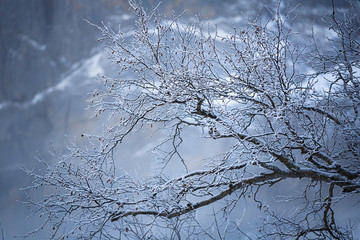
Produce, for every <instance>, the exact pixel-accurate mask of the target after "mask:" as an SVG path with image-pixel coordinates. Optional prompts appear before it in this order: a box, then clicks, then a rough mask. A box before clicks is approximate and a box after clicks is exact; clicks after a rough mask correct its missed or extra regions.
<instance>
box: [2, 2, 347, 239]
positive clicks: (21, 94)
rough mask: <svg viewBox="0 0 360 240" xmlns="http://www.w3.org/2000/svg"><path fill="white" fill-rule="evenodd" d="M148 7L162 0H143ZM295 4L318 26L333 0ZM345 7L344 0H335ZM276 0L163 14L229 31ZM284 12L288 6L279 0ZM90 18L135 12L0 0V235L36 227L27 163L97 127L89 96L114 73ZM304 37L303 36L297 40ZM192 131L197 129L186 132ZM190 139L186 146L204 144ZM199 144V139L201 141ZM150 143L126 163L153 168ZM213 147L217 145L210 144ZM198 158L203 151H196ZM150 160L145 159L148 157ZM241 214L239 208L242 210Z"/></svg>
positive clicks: (111, 5) (116, 21)
mask: <svg viewBox="0 0 360 240" xmlns="http://www.w3.org/2000/svg"><path fill="white" fill-rule="evenodd" d="M143 2H144V6H145V7H146V8H148V9H149V8H151V6H154V5H157V3H158V2H159V1H151V0H148V1H143ZM289 2H290V1H289ZM298 3H301V5H300V6H299V7H298V10H299V12H300V13H299V16H298V18H299V19H301V21H299V22H300V23H299V24H297V25H296V26H295V27H296V28H297V31H300V32H301V31H303V32H307V31H310V29H311V27H312V25H313V24H315V25H316V26H317V29H319V30H321V29H322V21H321V18H320V16H322V15H324V14H327V13H330V11H331V0H321V1H311V0H306V1H291V4H290V7H294V6H296V5H297V4H298ZM335 3H336V6H337V7H339V8H346V7H347V5H348V3H347V2H346V1H341V0H338V1H335ZM276 4H277V1H265V0H258V1H246V0H223V1H220V0H218V1H217V0H205V1H204V0H164V1H163V4H162V5H161V10H162V11H163V12H164V13H167V14H172V11H173V10H174V11H175V12H176V13H181V12H182V11H183V10H185V9H187V11H186V13H185V17H189V16H194V15H198V16H199V18H200V19H202V20H206V21H208V22H209V23H210V24H217V25H218V30H220V31H223V32H224V33H227V32H230V31H231V29H232V26H233V25H232V24H234V25H237V24H238V25H239V24H244V23H246V18H247V16H249V15H252V16H256V14H257V13H259V12H262V14H261V16H262V17H264V19H266V18H268V17H269V16H270V15H269V13H268V11H267V10H266V6H269V7H271V6H276ZM282 5H283V8H284V11H285V9H286V7H287V6H288V5H289V3H288V2H287V1H283V4H282ZM84 19H86V20H88V21H89V22H91V23H94V24H101V22H102V21H104V22H105V23H108V22H109V23H111V24H112V25H113V26H116V27H118V26H120V29H121V30H122V31H124V32H129V31H130V30H131V27H132V25H133V17H132V16H131V13H130V12H129V11H128V4H127V2H126V1H125V0H101V1H100V0H0V188H1V191H0V224H1V229H0V239H1V238H3V239H12V237H13V236H14V235H22V234H24V233H26V232H28V231H30V230H31V229H33V228H34V226H36V224H37V223H38V221H39V220H38V218H37V217H33V218H30V219H29V220H28V219H27V218H26V217H27V216H29V215H30V214H31V212H30V211H29V209H27V208H26V207H25V206H24V205H22V204H21V203H19V201H23V200H25V195H24V194H23V192H22V191H20V190H19V189H21V188H24V187H26V186H28V185H29V184H30V183H31V178H30V177H28V176H27V175H26V174H25V173H24V172H23V170H22V169H21V167H22V166H24V167H26V168H28V169H38V168H40V167H41V165H40V163H39V162H38V161H37V160H36V158H41V159H44V160H46V161H49V162H50V161H51V159H52V158H51V155H50V153H49V151H50V150H51V149H55V150H56V151H57V152H60V153H61V152H66V145H67V143H68V142H69V140H70V141H79V138H80V136H81V134H83V133H95V132H96V131H99V130H100V128H101V118H90V117H91V116H92V110H85V109H86V107H87V106H88V102H87V99H89V98H90V96H89V95H88V94H89V93H90V92H91V91H92V90H94V89H95V88H98V87H99V84H98V82H97V81H96V79H97V76H98V74H100V75H103V74H104V75H106V76H111V75H114V76H116V69H114V68H113V66H112V65H111V63H110V62H109V61H108V60H107V57H106V54H105V52H104V51H103V46H102V45H101V43H99V42H98V41H97V39H98V37H100V35H99V31H98V30H97V29H96V28H94V27H93V26H90V24H88V23H87V22H86V21H84ZM300 40H301V41H302V40H303V39H300ZM189 134H190V135H191V134H196V133H189ZM196 143H197V142H194V144H192V145H191V146H188V147H189V152H191V149H190V148H191V147H192V148H193V149H196V150H198V149H205V147H204V146H203V145H201V146H199V143H198V144H196ZM202 143H204V142H202ZM149 146H151V142H149V141H148V140H144V139H143V138H141V137H139V136H138V137H137V138H135V139H132V140H131V141H130V143H128V144H127V145H126V147H123V148H122V150H121V151H122V154H123V159H124V160H122V164H123V166H122V167H123V168H129V169H135V170H137V171H138V172H140V173H141V174H151V173H150V172H151V170H152V167H153V164H152V163H151V161H149V157H150V156H151V155H150V154H148V153H147V152H146V151H144V150H146V149H148V148H149ZM213 151H214V152H216V149H214V150H213ZM199 158H200V157H199ZM145 159H147V160H145ZM241 214H243V213H241Z"/></svg>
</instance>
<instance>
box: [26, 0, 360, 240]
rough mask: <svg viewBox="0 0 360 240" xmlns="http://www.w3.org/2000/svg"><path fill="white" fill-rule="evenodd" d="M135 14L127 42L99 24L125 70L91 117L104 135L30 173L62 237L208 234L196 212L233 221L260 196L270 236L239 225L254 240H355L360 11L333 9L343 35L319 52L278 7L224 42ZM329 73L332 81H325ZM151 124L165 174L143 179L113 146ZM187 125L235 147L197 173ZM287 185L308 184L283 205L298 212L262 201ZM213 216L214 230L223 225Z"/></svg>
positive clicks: (198, 28) (41, 205) (137, 9)
mask: <svg viewBox="0 0 360 240" xmlns="http://www.w3.org/2000/svg"><path fill="white" fill-rule="evenodd" d="M130 5H131V7H132V11H133V13H134V15H135V16H136V27H135V29H134V30H133V35H132V37H131V40H130V41H129V39H127V38H126V37H125V36H123V35H122V33H121V32H120V33H117V32H114V31H113V30H112V29H110V28H109V27H107V26H105V25H104V26H102V27H99V29H100V30H101V32H102V34H103V39H102V40H103V41H105V42H106V43H107V45H106V49H107V51H108V53H109V58H110V60H111V61H112V62H113V64H115V66H116V68H117V70H118V73H119V76H118V77H117V78H102V82H103V84H104V86H105V88H104V89H103V90H97V91H95V92H94V94H93V99H92V107H94V108H95V109H96V113H95V115H100V114H104V113H107V114H109V116H110V118H109V120H108V122H106V123H105V124H106V131H104V133H103V134H102V135H101V136H98V137H96V138H97V142H96V143H94V145H93V147H91V148H88V149H85V150H84V149H82V148H79V147H76V146H73V147H72V148H69V150H70V151H71V153H70V154H69V155H68V156H57V157H58V158H59V161H58V163H57V164H56V165H55V166H46V171H45V172H44V173H41V174H37V173H34V172H31V174H32V175H33V177H34V179H35V180H34V185H33V186H32V188H43V189H47V190H48V191H47V194H46V195H45V196H44V198H43V199H41V200H40V201H38V202H35V201H31V200H29V201H30V203H31V204H32V205H34V206H35V207H37V208H38V210H39V213H40V214H41V215H42V216H43V218H44V219H46V220H45V225H49V224H50V225H51V226H52V229H53V230H52V237H53V238H61V237H72V236H76V237H77V238H96V239H98V238H104V239H112V238H114V239H118V238H119V236H125V237H128V238H130V237H136V236H138V237H139V236H143V237H150V238H152V237H154V238H155V236H157V237H158V238H179V239H180V236H182V235H188V236H192V237H194V238H195V237H199V238H201V237H203V236H205V234H208V230H209V229H206V228H204V227H203V226H202V225H201V223H199V222H198V220H197V217H196V212H197V211H198V210H199V209H201V208H204V207H208V206H212V205H215V204H218V203H220V205H221V204H222V206H223V207H221V210H222V211H221V212H222V213H221V214H222V216H223V217H224V219H229V216H230V215H231V211H232V210H233V209H234V208H235V205H236V202H237V201H239V200H240V199H246V198H249V197H250V198H252V199H253V200H254V201H255V203H257V204H258V206H259V208H260V209H262V210H264V212H265V213H266V214H267V215H266V216H267V217H266V221H265V222H264V224H266V225H264V226H266V229H265V228H264V227H260V228H259V229H256V228H254V231H253V233H252V234H250V235H249V232H251V231H246V232H244V229H241V228H239V227H238V225H236V224H235V225H234V226H235V227H234V229H235V230H236V229H237V230H236V231H238V232H239V234H242V235H243V236H244V237H248V238H251V236H257V237H264V238H269V237H270V238H271V237H274V238H276V237H279V238H281V239H283V238H305V239H308V238H309V239H313V238H334V239H349V238H351V226H346V224H343V223H338V222H337V220H336V212H335V211H334V208H333V206H334V204H336V203H337V202H341V201H343V199H346V198H351V197H352V196H353V197H354V196H355V197H358V193H359V191H360V182H359V174H360V171H359V170H358V169H359V154H360V147H359V143H360V129H359V127H360V119H359V106H360V101H359V100H360V96H359V77H360V75H359V73H358V72H359V69H360V66H359V51H360V45H359V41H358V39H359V38H358V36H359V31H360V27H359V15H356V14H355V15H348V16H347V17H348V18H345V19H344V22H340V20H338V18H337V16H336V15H335V14H334V13H333V14H332V16H331V17H330V19H329V23H330V24H331V26H330V31H331V30H332V31H334V32H335V33H336V36H335V37H334V38H332V39H330V44H331V46H332V48H331V49H330V50H329V51H323V50H322V48H321V47H319V46H318V45H316V44H315V43H316V42H314V44H313V45H312V46H309V47H307V46H305V45H304V44H302V43H298V42H296V41H295V39H296V36H295V33H293V32H292V29H291V26H290V24H289V23H291V21H293V20H292V19H289V18H288V16H285V17H282V16H281V15H280V13H279V8H278V9H277V12H275V14H274V15H275V16H274V18H273V19H270V20H269V21H268V22H266V23H261V22H260V21H259V20H256V21H255V22H250V23H248V25H247V26H245V27H242V28H234V30H233V32H232V33H230V34H228V35H221V34H220V33H218V31H217V29H216V28H211V27H205V26H204V25H203V24H202V23H200V22H198V21H190V22H188V23H187V24H185V23H183V22H182V21H181V20H180V18H179V17H174V18H173V19H172V20H168V19H163V18H164V16H163V15H161V14H160V13H159V11H158V9H157V8H154V9H153V11H151V12H145V11H144V10H143V8H142V6H141V5H140V4H137V3H136V2H133V1H130ZM315 38H316V36H315V37H314V38H313V39H315ZM312 47H314V48H312ZM305 56H306V58H305ZM309 59H311V63H309V62H308V60H309ZM304 65H307V66H309V67H312V68H313V70H312V72H311V74H310V73H309V74H307V73H306V72H305V71H304V68H303V66H304ZM323 66H325V68H324V67H323ZM326 74H327V75H331V78H325V81H326V84H323V81H322V80H323V77H324V75H326ZM319 84H322V85H321V90H320V88H319ZM150 128H154V129H159V131H160V130H161V131H162V132H164V133H166V137H165V138H164V139H163V141H162V142H161V143H160V144H159V145H158V146H157V147H156V148H155V150H156V152H157V153H158V155H157V156H158V164H159V166H158V169H159V174H157V175H155V176H153V177H151V178H146V179H139V178H136V177H134V176H130V174H127V173H126V172H120V171H117V170H116V157H115V156H116V155H114V152H116V149H117V147H118V146H119V145H120V144H121V143H122V142H124V141H126V140H127V138H128V137H130V135H131V134H134V133H136V132H139V131H143V130H144V129H150ZM187 129H199V130H200V131H201V132H203V135H204V137H206V138H207V139H208V140H212V141H213V142H214V143H215V144H216V143H217V142H219V141H221V139H227V140H229V147H228V149H225V150H224V152H223V154H222V158H221V159H217V160H215V159H214V160H213V161H212V162H211V163H210V164H207V165H206V166H204V167H201V168H199V169H193V168H190V167H189V163H191V162H192V161H194V159H191V157H190V158H189V156H188V155H186V157H185V155H184V153H183V151H182V149H181V146H182V144H183V143H184V141H185V140H186V138H184V132H185V131H186V130H187ZM172 161H180V162H181V166H182V169H181V170H180V171H179V173H180V172H181V174H179V175H178V176H175V177H172V176H170V175H168V174H167V170H166V169H167V168H166V167H167V165H168V164H169V163H170V162H172ZM284 181H300V182H301V183H305V184H303V185H304V186H303V189H302V192H301V193H299V195H296V196H295V197H293V198H291V197H287V198H286V199H284V202H291V201H294V202H297V201H300V202H301V210H300V209H298V210H295V211H294V212H293V213H292V214H288V215H281V214H279V213H278V212H277V211H276V209H274V210H273V209H271V206H266V205H265V204H264V200H263V199H260V197H258V195H261V194H259V193H260V192H261V191H262V190H263V189H264V187H265V186H269V187H275V186H277V185H278V184H281V183H282V182H284ZM299 191H300V189H299ZM214 215H215V216H214V223H213V225H212V226H215V227H217V228H220V224H218V223H219V222H218V220H217V218H218V215H217V214H215V213H214ZM339 224H340V225H341V226H338V225H339ZM45 225H44V226H45ZM230 225H231V224H230ZM230 225H229V224H227V225H226V226H227V227H226V228H225V229H227V230H228V229H230ZM218 230H219V231H218V233H219V236H220V235H221V230H220V229H218ZM265 230H266V231H265ZM209 236H210V235H209ZM220 237H221V236H220Z"/></svg>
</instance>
